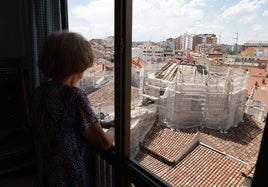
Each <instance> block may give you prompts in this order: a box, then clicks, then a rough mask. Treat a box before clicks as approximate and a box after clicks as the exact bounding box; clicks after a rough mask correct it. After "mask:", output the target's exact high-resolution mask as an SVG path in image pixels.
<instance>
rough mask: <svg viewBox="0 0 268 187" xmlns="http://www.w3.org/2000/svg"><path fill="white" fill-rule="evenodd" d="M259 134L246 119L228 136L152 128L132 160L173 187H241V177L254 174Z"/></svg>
mask: <svg viewBox="0 0 268 187" xmlns="http://www.w3.org/2000/svg"><path fill="white" fill-rule="evenodd" d="M262 133H263V130H262V128H261V127H259V125H258V124H256V123H255V122H254V121H253V120H251V119H250V118H249V117H247V116H245V121H244V122H242V123H240V124H239V125H238V126H237V127H232V128H230V129H229V130H228V132H227V133H222V132H220V131H217V130H211V129H208V128H199V129H197V128H190V129H186V130H172V129H169V128H165V127H162V126H154V127H153V128H152V129H151V131H149V132H148V134H147V135H146V136H145V139H144V141H143V142H142V144H141V151H140V152H139V153H138V155H137V156H136V158H135V159H136V160H137V161H138V162H139V163H140V164H141V165H143V166H144V167H145V168H147V169H149V170H150V171H152V172H153V173H155V174H156V175H158V176H159V177H161V178H162V179H163V180H165V181H166V182H168V183H169V184H171V185H172V186H202V187H206V186H242V184H243V180H244V177H243V175H246V176H248V177H252V176H253V174H254V166H255V162H256V159H257V156H258V152H259V147H260V142H261V138H262ZM194 140H195V141H196V142H195V143H193V141H194ZM242 174H243V175H242Z"/></svg>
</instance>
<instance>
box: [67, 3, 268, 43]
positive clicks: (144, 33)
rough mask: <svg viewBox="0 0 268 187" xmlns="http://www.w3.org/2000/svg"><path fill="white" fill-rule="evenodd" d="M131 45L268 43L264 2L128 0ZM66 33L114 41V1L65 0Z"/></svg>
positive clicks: (267, 15) (267, 21)
mask: <svg viewBox="0 0 268 187" xmlns="http://www.w3.org/2000/svg"><path fill="white" fill-rule="evenodd" d="M132 1H133V15H132V19H133V20H132V41H149V40H150V41H154V42H159V41H164V40H166V39H168V38H176V37H179V36H180V35H183V34H184V33H188V34H215V35H216V36H217V38H218V43H221V44H230V45H232V44H235V43H236V42H237V43H238V44H244V43H246V42H253V41H254V42H255V41H256V42H267V43H268V0H132ZM68 16H69V30H71V31H74V32H79V33H81V34H82V35H83V36H85V37H86V38H87V39H92V38H100V39H104V38H105V37H107V36H114V0H68Z"/></svg>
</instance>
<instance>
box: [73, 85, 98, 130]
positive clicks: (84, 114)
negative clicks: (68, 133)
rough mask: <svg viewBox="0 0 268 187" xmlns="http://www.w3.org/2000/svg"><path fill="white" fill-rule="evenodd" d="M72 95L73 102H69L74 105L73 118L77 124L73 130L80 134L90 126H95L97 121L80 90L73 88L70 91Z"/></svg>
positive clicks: (83, 93)
mask: <svg viewBox="0 0 268 187" xmlns="http://www.w3.org/2000/svg"><path fill="white" fill-rule="evenodd" d="M71 92H72V95H73V96H74V97H72V98H74V99H75V101H73V102H71V103H74V105H75V109H76V110H75V118H76V122H77V124H75V128H76V129H77V130H78V131H79V132H82V131H84V130H85V129H86V128H88V127H89V126H91V125H94V124H96V123H97V122H98V121H99V120H98V118H97V116H96V114H95V113H94V111H93V109H92V108H91V104H90V102H89V100H88V98H87V96H86V94H85V92H84V91H82V90H81V89H80V88H76V87H74V88H73V89H72V91H71Z"/></svg>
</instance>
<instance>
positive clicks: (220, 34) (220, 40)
mask: <svg viewBox="0 0 268 187" xmlns="http://www.w3.org/2000/svg"><path fill="white" fill-rule="evenodd" d="M218 44H219V45H220V44H221V32H220V35H219V43H218Z"/></svg>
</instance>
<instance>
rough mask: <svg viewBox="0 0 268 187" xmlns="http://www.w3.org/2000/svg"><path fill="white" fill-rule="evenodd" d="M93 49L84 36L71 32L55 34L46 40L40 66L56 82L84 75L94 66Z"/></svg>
mask: <svg viewBox="0 0 268 187" xmlns="http://www.w3.org/2000/svg"><path fill="white" fill-rule="evenodd" d="M93 61H94V57H93V52H92V47H91V44H90V42H89V41H87V40H86V39H85V38H84V37H83V36H82V35H80V34H78V33H74V32H69V31H61V32H55V33H52V34H50V35H49V36H48V38H47V39H46V41H45V43H44V45H43V48H42V51H41V56H40V59H39V62H38V66H39V68H40V70H41V71H42V72H43V74H44V75H45V76H47V77H50V78H52V79H55V80H63V79H64V78H66V77H68V76H70V75H73V74H77V73H82V72H83V71H85V70H86V69H87V68H89V67H91V66H92V65H93Z"/></svg>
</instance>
